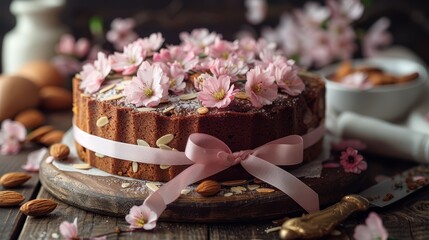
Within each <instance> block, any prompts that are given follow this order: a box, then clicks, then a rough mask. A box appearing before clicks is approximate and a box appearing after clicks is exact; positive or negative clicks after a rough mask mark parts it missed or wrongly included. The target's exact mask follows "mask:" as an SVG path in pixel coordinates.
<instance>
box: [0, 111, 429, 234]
mask: <svg viewBox="0 0 429 240" xmlns="http://www.w3.org/2000/svg"><path fill="white" fill-rule="evenodd" d="M50 121H51V123H52V124H54V125H55V126H56V127H57V128H59V129H63V130H66V129H68V128H69V127H70V121H71V117H70V114H58V115H51V118H50ZM34 149H36V147H35V146H33V147H31V148H28V149H25V150H24V151H22V152H21V153H20V154H18V155H15V156H2V155H1V156H0V174H4V173H7V172H13V171H23V170H22V169H21V166H22V165H23V164H24V163H25V161H26V156H27V154H28V152H30V151H31V150H34ZM367 160H368V161H370V162H371V171H370V174H371V176H370V178H372V179H373V177H374V176H376V175H379V174H384V175H392V174H394V173H397V172H398V171H401V170H405V169H407V168H409V167H412V166H413V164H412V163H407V162H404V161H398V160H394V159H386V158H381V157H379V156H367ZM39 186H40V183H39V179H38V175H37V174H33V177H32V178H31V179H30V180H29V181H28V182H27V183H26V184H25V185H24V186H23V187H19V188H16V189H14V190H15V191H18V192H20V193H22V194H24V195H25V197H26V201H27V200H29V199H32V198H36V197H37V198H42V197H43V198H52V199H55V198H54V197H53V196H51V195H50V194H49V193H48V192H47V191H46V190H45V189H44V188H43V187H41V188H40V187H39ZM0 190H4V188H3V187H0ZM56 201H58V200H56ZM58 203H59V205H58V207H57V209H55V210H54V211H53V212H52V213H51V214H49V215H47V216H45V217H38V218H33V217H26V216H25V215H22V214H20V213H19V210H18V207H13V208H0V239H25V240H26V239H59V238H61V236H60V233H59V225H60V223H61V222H62V221H65V220H67V221H70V222H71V221H73V219H74V218H75V217H77V218H78V228H79V233H80V236H82V237H94V236H97V235H102V234H103V235H104V234H106V233H109V232H113V231H114V229H115V227H119V228H120V229H122V230H126V229H127V226H128V224H127V223H126V221H125V219H124V218H123V217H110V216H105V215H100V214H95V213H91V212H87V211H84V210H81V209H78V208H75V207H73V206H70V205H68V204H66V203H63V202H61V201H58ZM242 211H250V209H246V208H243V209H242ZM370 211H375V212H377V213H379V215H380V216H381V217H382V219H383V222H384V225H385V226H386V228H387V230H388V232H389V234H390V236H391V237H392V238H394V239H428V238H429V188H428V187H426V188H424V189H421V190H419V191H418V192H416V193H414V194H412V195H410V196H408V197H407V198H405V199H403V200H402V201H399V202H397V203H395V204H392V205H391V206H388V207H386V208H383V209H377V208H373V209H371V210H370ZM368 213H369V211H367V212H363V213H357V214H354V215H353V216H352V217H350V218H349V219H348V220H347V221H346V222H345V223H344V224H342V225H341V226H340V227H339V228H338V230H339V231H340V232H342V233H343V234H342V235H340V236H329V239H352V236H353V230H354V228H355V226H356V225H357V224H361V223H363V222H364V220H365V218H366V216H367V215H368ZM280 222H281V221H280ZM275 226H277V223H274V222H273V221H257V222H250V223H211V224H206V223H183V222H165V221H162V222H159V223H158V227H157V228H156V229H155V230H154V231H151V232H133V233H129V232H126V233H122V234H120V235H119V236H117V235H116V234H112V235H108V239H279V238H278V233H277V232H271V233H267V232H266V231H265V230H266V229H269V228H272V227H275Z"/></svg>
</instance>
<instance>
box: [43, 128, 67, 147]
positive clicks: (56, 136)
mask: <svg viewBox="0 0 429 240" xmlns="http://www.w3.org/2000/svg"><path fill="white" fill-rule="evenodd" d="M63 136H64V132H63V131H61V130H54V131H51V132H48V133H46V134H45V135H43V136H42V137H41V138H40V140H39V142H40V143H41V144H43V145H46V146H51V145H52V144H54V143H59V142H61V140H62V139H63Z"/></svg>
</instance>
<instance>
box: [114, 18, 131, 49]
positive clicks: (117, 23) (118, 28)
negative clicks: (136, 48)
mask: <svg viewBox="0 0 429 240" xmlns="http://www.w3.org/2000/svg"><path fill="white" fill-rule="evenodd" d="M135 24H136V23H135V21H134V19H132V18H125V19H121V18H116V19H114V20H113V21H112V24H111V29H110V30H109V31H108V32H107V34H106V38H107V40H108V41H109V42H111V43H113V45H114V47H115V48H116V49H117V50H120V49H123V48H124V47H125V46H126V45H128V44H130V43H132V42H133V41H135V40H136V39H137V38H138V36H137V34H136V33H135V32H134V31H133V28H134V27H135Z"/></svg>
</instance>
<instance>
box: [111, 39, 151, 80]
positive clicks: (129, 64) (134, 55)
mask: <svg viewBox="0 0 429 240" xmlns="http://www.w3.org/2000/svg"><path fill="white" fill-rule="evenodd" d="M143 59H144V56H142V47H141V46H140V45H137V44H128V45H127V46H125V48H124V52H123V53H118V52H116V53H115V54H114V55H111V56H110V57H109V62H110V64H111V66H112V69H113V70H114V71H116V72H120V73H122V74H123V75H131V74H133V73H135V72H136V71H137V68H138V67H139V65H140V64H141V63H142V62H143Z"/></svg>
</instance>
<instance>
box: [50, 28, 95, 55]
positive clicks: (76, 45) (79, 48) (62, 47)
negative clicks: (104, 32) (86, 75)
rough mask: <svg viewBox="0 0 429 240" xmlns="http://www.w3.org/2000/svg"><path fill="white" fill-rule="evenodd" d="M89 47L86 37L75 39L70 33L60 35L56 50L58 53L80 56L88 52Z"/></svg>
mask: <svg viewBox="0 0 429 240" xmlns="http://www.w3.org/2000/svg"><path fill="white" fill-rule="evenodd" d="M90 48H91V46H90V43H89V40H88V39H86V38H79V39H78V40H77V41H76V40H75V38H74V37H73V36H72V35H70V34H64V35H62V36H61V38H60V41H59V43H58V45H57V48H56V50H57V52H58V53H60V54H66V55H71V56H76V57H78V58H81V57H83V56H85V55H87V54H88V52H89V49H90Z"/></svg>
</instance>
